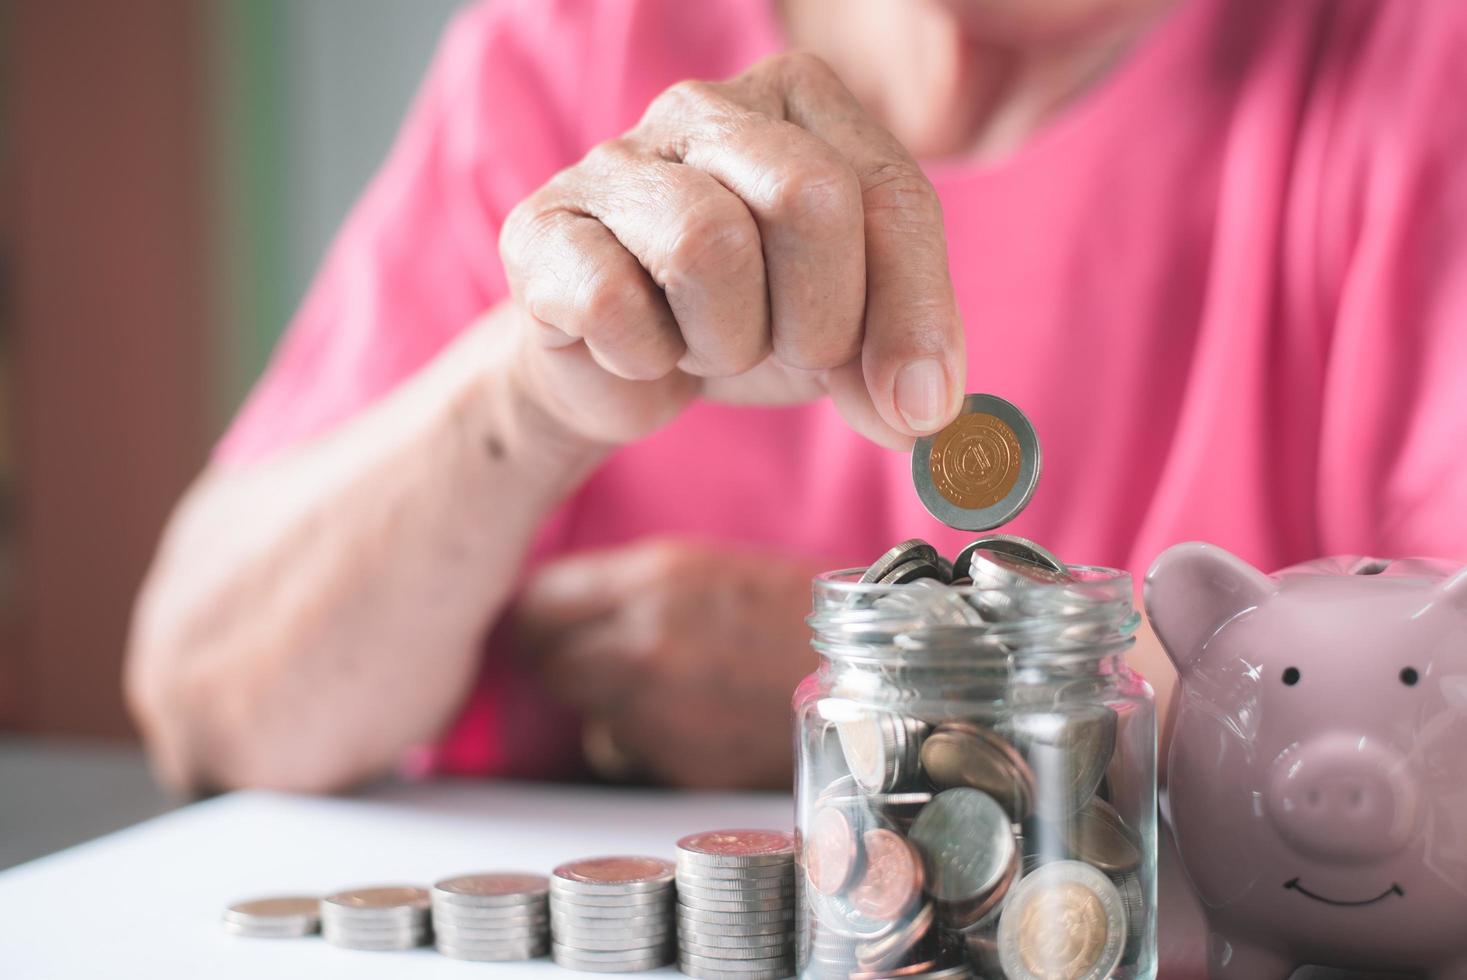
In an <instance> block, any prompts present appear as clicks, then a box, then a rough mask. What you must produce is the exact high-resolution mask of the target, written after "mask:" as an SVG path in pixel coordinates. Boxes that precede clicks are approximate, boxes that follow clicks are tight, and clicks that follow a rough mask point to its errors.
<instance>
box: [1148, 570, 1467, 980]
mask: <svg viewBox="0 0 1467 980" xmlns="http://www.w3.org/2000/svg"><path fill="white" fill-rule="evenodd" d="M1146 609H1147V612H1148V614H1149V615H1150V617H1151V622H1152V625H1153V626H1154V627H1155V629H1156V633H1157V635H1158V636H1159V637H1160V638H1161V642H1162V644H1163V645H1164V646H1165V647H1166V651H1167V655H1168V656H1170V657H1171V659H1172V662H1173V663H1174V664H1175V665H1176V668H1177V671H1178V673H1179V674H1180V675H1181V684H1180V691H1181V697H1180V702H1179V705H1178V711H1177V717H1176V723H1175V729H1174V732H1173V737H1172V746H1171V755H1170V758H1169V766H1168V776H1169V796H1170V803H1171V819H1172V828H1173V831H1174V832H1175V835H1176V840H1177V846H1178V848H1179V850H1180V851H1181V856H1182V864H1183V866H1184V867H1185V868H1186V871H1187V876H1188V878H1189V879H1190V880H1191V882H1192V886H1193V888H1195V889H1196V891H1197V894H1198V896H1199V897H1200V898H1201V900H1202V905H1203V910H1204V914H1205V915H1206V917H1207V924H1208V969H1209V972H1210V975H1211V976H1212V977H1213V978H1214V980H1218V978H1223V977H1227V978H1233V977H1237V978H1246V980H1285V978H1287V977H1288V976H1289V975H1290V974H1291V973H1292V972H1293V971H1294V969H1295V968H1296V967H1298V966H1302V965H1305V964H1312V965H1316V966H1329V967H1342V968H1345V969H1349V970H1367V971H1386V970H1389V971H1393V972H1403V973H1416V974H1418V975H1421V976H1425V977H1428V978H1435V980H1445V978H1462V980H1467V569H1463V568H1461V567H1459V566H1455V565H1451V564H1447V563H1443V562H1439V561H1435V560H1428V559H1405V560H1401V561H1382V560H1377V559H1368V558H1333V559H1324V560H1320V561H1313V562H1308V563H1306V564H1303V565H1297V566H1294V567H1292V568H1287V569H1285V570H1284V571H1282V572H1279V573H1278V574H1276V575H1265V574H1263V573H1262V572H1260V571H1258V570H1257V569H1255V568H1253V567H1252V566H1250V565H1249V564H1248V563H1246V562H1244V561H1242V560H1241V559H1239V558H1236V557H1234V556H1233V555H1230V554H1228V553H1227V552H1226V551H1223V550H1222V549H1220V548H1216V547H1213V546H1211V545H1206V544H1198V543H1191V544H1182V545H1178V546H1176V547H1174V548H1171V549H1169V550H1167V551H1166V552H1165V553H1163V554H1162V556H1161V557H1160V558H1158V559H1157V561H1156V564H1155V565H1153V566H1152V568H1151V571H1150V573H1149V574H1148V575H1147V577H1146Z"/></svg>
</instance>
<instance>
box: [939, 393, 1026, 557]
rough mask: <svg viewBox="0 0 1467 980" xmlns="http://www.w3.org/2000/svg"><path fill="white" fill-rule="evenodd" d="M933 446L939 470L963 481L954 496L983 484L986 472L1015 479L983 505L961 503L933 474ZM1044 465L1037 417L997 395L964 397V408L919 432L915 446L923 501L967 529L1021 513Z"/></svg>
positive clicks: (955, 486) (950, 524)
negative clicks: (939, 426)
mask: <svg viewBox="0 0 1467 980" xmlns="http://www.w3.org/2000/svg"><path fill="white" fill-rule="evenodd" d="M972 416H988V417H989V418H990V419H992V420H996V422H997V425H995V424H993V423H992V422H990V423H988V424H987V425H980V424H979V423H978V421H977V420H974V419H972V418H971V417H972ZM1004 429H1007V432H1004V431H1003V430H1004ZM934 447H942V448H941V450H940V452H941V454H942V455H941V457H940V459H939V465H938V467H937V469H938V470H939V472H945V473H948V474H949V475H950V476H952V477H955V478H956V481H961V482H962V486H959V485H958V483H957V482H955V483H954V484H953V486H952V487H951V488H950V489H954V490H957V491H958V494H955V496H959V497H960V495H961V492H962V491H966V490H968V489H970V488H972V489H977V488H978V487H980V486H983V484H984V480H985V477H988V478H990V479H999V478H1002V477H1005V476H1006V477H1007V478H1011V479H1012V480H1013V483H1012V486H1010V487H1009V489H1008V491H1007V492H1006V493H1004V494H1003V496H1002V497H1001V498H1000V499H998V500H995V501H993V502H992V503H987V504H986V505H985V506H962V505H960V504H959V503H958V502H956V501H955V500H954V499H952V498H949V496H948V495H946V494H944V493H943V491H942V490H941V489H939V487H938V482H937V481H936V480H934V479H933V460H932V454H933V449H934ZM944 464H945V465H944ZM1040 470H1041V460H1040V454H1039V437H1038V435H1037V434H1036V433H1035V432H1034V425H1033V423H1032V422H1030V421H1029V419H1028V417H1026V416H1025V415H1024V413H1023V412H1021V411H1019V409H1018V408H1017V407H1016V406H1015V405H1014V404H1013V403H1011V402H1008V401H1006V400H1004V399H1002V398H999V397H998V396H997V395H984V394H972V395H968V396H967V397H966V398H964V399H963V410H962V413H961V414H960V415H959V416H958V418H957V419H956V420H954V421H953V423H952V424H950V425H949V426H948V427H947V428H945V429H943V430H942V431H941V432H938V433H935V434H934V435H930V436H923V437H921V438H920V439H918V440H917V442H916V444H915V445H914V446H913V447H912V483H913V484H914V485H915V486H916V488H917V497H918V499H919V500H921V501H922V506H923V507H925V508H927V513H929V514H931V515H932V516H933V517H935V518H937V519H938V520H939V521H941V522H942V523H944V524H946V525H947V526H948V527H955V528H958V529H960V530H964V531H987V530H989V529H991V528H995V527H998V526H999V525H1001V524H1007V523H1008V522H1009V521H1011V520H1013V519H1014V518H1015V517H1017V516H1018V514H1019V512H1020V511H1022V510H1023V509H1024V507H1025V505H1027V504H1028V503H1029V498H1030V497H1032V496H1033V495H1034V487H1035V486H1036V485H1037V484H1038V482H1039V473H1040ZM1005 482H1007V481H1006V480H1005ZM975 484H976V486H975ZM985 489H986V488H985Z"/></svg>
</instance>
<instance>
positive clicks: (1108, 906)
mask: <svg viewBox="0 0 1467 980" xmlns="http://www.w3.org/2000/svg"><path fill="white" fill-rule="evenodd" d="M1074 886H1079V888H1078V889H1076V888H1074ZM1057 892H1059V893H1060V894H1061V895H1062V896H1063V897H1062V898H1056V897H1054V896H1055V895H1056V893H1057ZM1038 902H1053V903H1055V907H1054V908H1053V910H1052V911H1053V913H1054V914H1056V915H1064V916H1065V920H1064V921H1065V922H1070V921H1071V917H1072V916H1073V917H1075V919H1076V921H1079V920H1081V919H1083V921H1085V922H1089V923H1097V922H1098V923H1100V924H1101V925H1102V927H1103V928H1104V929H1105V935H1104V936H1103V937H1090V938H1098V939H1100V940H1101V942H1100V943H1099V944H1098V945H1095V953H1094V956H1093V958H1092V960H1091V962H1089V963H1083V964H1077V963H1073V962H1071V963H1068V964H1067V972H1066V974H1065V975H1066V977H1068V978H1070V980H1105V978H1106V977H1109V976H1110V975H1111V974H1112V973H1113V972H1114V971H1115V968H1116V967H1117V966H1118V965H1120V962H1121V954H1122V951H1123V948H1124V946H1125V942H1126V909H1125V905H1124V904H1123V901H1122V899H1121V893H1120V892H1119V891H1117V890H1116V886H1115V884H1114V883H1113V882H1112V881H1111V880H1110V879H1109V878H1107V877H1106V876H1105V875H1104V874H1103V873H1102V872H1100V871H1098V870H1096V869H1095V868H1092V867H1091V866H1090V865H1088V864H1086V863H1085V862H1083V861H1052V862H1050V863H1049V864H1046V865H1043V866H1042V867H1040V868H1039V869H1038V870H1036V871H1035V872H1034V873H1033V874H1030V875H1028V876H1027V877H1025V878H1024V879H1023V880H1021V881H1020V882H1019V883H1018V884H1017V885H1016V886H1014V890H1013V892H1012V893H1011V894H1010V895H1009V898H1008V904H1007V906H1006V908H1005V910H1004V914H1003V916H1002V917H1001V918H1000V919H999V920H998V956H999V962H1000V963H1002V964H1003V969H1004V973H1005V974H1006V975H1007V976H1008V977H1009V978H1010V980H1045V978H1046V977H1048V976H1051V975H1052V974H1051V973H1050V972H1049V971H1048V970H1044V968H1043V965H1039V964H1036V965H1039V966H1040V969H1039V970H1031V969H1030V968H1029V965H1028V964H1027V963H1026V956H1025V952H1026V950H1027V949H1031V948H1033V946H1034V945H1035V941H1036V939H1037V937H1034V936H1030V935H1025V934H1024V929H1025V927H1026V926H1028V925H1030V924H1032V923H1035V922H1036V919H1035V915H1034V911H1033V906H1034V905H1035V904H1036V903H1038ZM1076 902H1079V903H1081V904H1082V905H1083V908H1076V907H1074V905H1075V903H1076ZM1041 908H1042V906H1041ZM1097 916H1098V917H1099V918H1098V919H1097V918H1096V917H1097ZM1037 925H1038V927H1039V928H1049V929H1058V928H1062V926H1061V923H1060V922H1059V921H1054V922H1039V923H1037ZM1063 928H1068V929H1071V930H1074V929H1076V928H1079V927H1078V926H1075V925H1068V926H1063ZM1085 945H1086V947H1087V948H1088V947H1089V946H1091V945H1092V944H1091V943H1089V942H1087V943H1086V944H1085ZM1077 968H1079V969H1078V970H1077Z"/></svg>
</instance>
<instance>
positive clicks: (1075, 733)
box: [1003, 704, 1117, 820]
mask: <svg viewBox="0 0 1467 980" xmlns="http://www.w3.org/2000/svg"><path fill="white" fill-rule="evenodd" d="M1116 726H1117V716H1116V713H1115V710H1114V709H1113V708H1111V707H1109V706H1108V705H1104V704H1071V705H1065V706H1064V707H1062V708H1059V709H1057V710H1054V711H1019V712H1015V713H1014V714H1013V715H1012V716H1011V717H1010V718H1009V719H1008V721H1007V723H1006V724H1005V725H1004V726H1003V728H1004V729H1005V733H1006V734H1008V735H1009V737H1010V739H1011V741H1012V742H1013V744H1014V746H1015V747H1016V748H1017V749H1018V750H1019V751H1020V752H1022V753H1023V755H1024V758H1025V759H1026V760H1027V761H1028V763H1029V767H1030V768H1031V769H1033V770H1034V773H1035V776H1036V777H1037V779H1036V784H1035V790H1036V794H1035V795H1036V799H1035V809H1036V810H1037V811H1038V812H1039V814H1040V815H1041V816H1043V817H1045V818H1047V819H1050V820H1063V819H1065V818H1066V817H1068V816H1069V815H1070V814H1073V813H1076V812H1077V811H1079V810H1080V809H1082V808H1083V807H1084V806H1085V805H1086V804H1087V803H1089V802H1090V800H1091V798H1092V797H1094V796H1095V791H1096V790H1097V789H1099V788H1100V781H1101V780H1102V779H1104V778H1105V772H1106V769H1108V768H1109V767H1110V761H1111V757H1112V756H1113V755H1114V754H1115V745H1116Z"/></svg>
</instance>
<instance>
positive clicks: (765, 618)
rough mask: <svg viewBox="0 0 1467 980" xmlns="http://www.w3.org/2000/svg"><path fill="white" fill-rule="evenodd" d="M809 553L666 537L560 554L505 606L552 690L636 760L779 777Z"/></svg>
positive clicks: (701, 774) (799, 660) (706, 777)
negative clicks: (791, 554) (785, 554)
mask: <svg viewBox="0 0 1467 980" xmlns="http://www.w3.org/2000/svg"><path fill="white" fill-rule="evenodd" d="M815 572H816V565H815V563H813V562H798V561H792V560H790V559H788V558H778V557H774V556H770V555H761V554H756V553H750V552H738V551H732V550H728V549H726V548H717V547H713V546H710V545H704V544H694V543H688V542H683V541H676V540H654V541H648V542H642V543H638V544H633V545H629V546H625V547H621V548H616V549H612V550H609V551H602V552H595V553H590V554H583V555H578V556H575V557H572V558H565V559H561V560H560V561H557V562H555V563H553V564H550V565H547V566H546V567H545V568H543V569H541V570H540V572H539V573H538V574H537V575H536V576H535V577H534V578H533V579H532V580H531V582H530V584H529V586H528V588H526V590H525V592H524V595H523V598H522V599H521V601H520V604H519V606H518V607H517V608H516V610H515V611H514V615H515V618H516V620H517V626H518V630H519V636H520V640H521V643H522V645H523V648H524V650H525V652H526V653H527V655H528V656H529V657H530V658H532V661H531V662H532V663H533V664H534V665H535V666H536V667H537V668H538V669H539V670H540V671H541V672H542V674H543V676H544V678H545V679H546V682H547V683H548V685H549V687H550V689H551V690H552V692H554V693H555V694H556V696H558V697H559V698H561V699H562V700H564V701H565V702H566V703H568V704H570V705H572V706H574V707H576V708H579V709H580V710H581V711H582V712H584V714H585V717H586V720H587V723H588V724H589V725H594V726H604V728H605V729H606V730H607V731H609V733H610V735H611V737H612V738H613V739H614V742H615V744H616V746H617V747H618V748H619V749H620V750H621V751H623V752H625V753H626V754H627V755H628V756H630V757H631V758H632V759H633V760H635V761H636V762H637V763H638V764H639V765H640V766H641V767H642V768H643V769H645V771H646V772H647V773H648V774H649V775H651V776H653V777H655V778H657V779H659V780H661V781H664V782H667V783H671V784H674V785H679V786H690V787H702V788H707V787H750V786H759V787H778V788H788V786H789V781H790V774H791V750H790V744H791V743H790V699H791V696H792V695H793V694H794V690H795V686H796V685H797V684H798V683H799V682H800V679H801V678H802V677H804V676H805V675H806V674H808V673H809V672H810V670H811V669H813V667H814V665H815V655H814V654H813V653H812V652H811V650H810V641H809V630H808V629H807V628H806V626H805V619H804V617H805V615H806V614H807V613H808V612H809V606H810V578H811V576H812V575H813V574H815Z"/></svg>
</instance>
